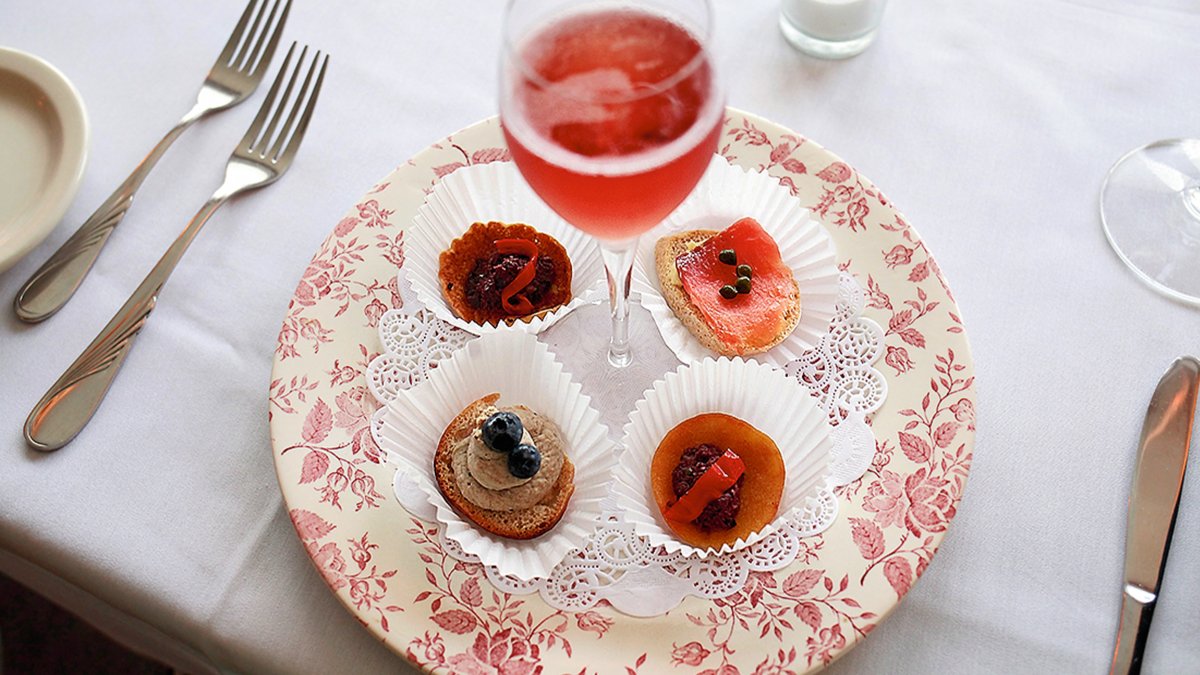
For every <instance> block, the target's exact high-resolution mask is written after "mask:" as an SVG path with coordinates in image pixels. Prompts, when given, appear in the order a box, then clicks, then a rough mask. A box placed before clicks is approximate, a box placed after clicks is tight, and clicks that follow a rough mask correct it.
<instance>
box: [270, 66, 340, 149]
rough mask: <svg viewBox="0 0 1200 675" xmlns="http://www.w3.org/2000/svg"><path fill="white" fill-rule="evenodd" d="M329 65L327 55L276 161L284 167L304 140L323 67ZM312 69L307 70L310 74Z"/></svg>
mask: <svg viewBox="0 0 1200 675" xmlns="http://www.w3.org/2000/svg"><path fill="white" fill-rule="evenodd" d="M316 65H317V62H316V59H314V60H313V66H314V67H316ZM328 65H329V55H328V54H326V55H325V58H324V59H323V60H322V61H321V71H320V72H319V73H317V82H316V84H314V85H313V88H312V95H310V96H309V97H308V103H307V104H306V105H305V107H304V113H303V114H302V115H300V121H299V122H297V123H296V130H295V131H294V132H292V137H291V139H289V140H288V144H287V147H286V148H284V150H283V154H282V155H280V156H279V157H278V158H277V159H276V161H277V162H279V163H280V164H282V165H283V166H284V167H285V168H286V167H287V165H289V164H290V163H291V161H292V158H293V157H295V156H296V151H297V150H299V149H300V142H301V141H303V140H304V132H305V131H308V121H309V120H310V119H312V113H313V109H314V108H316V107H317V95H318V94H320V93H321V84H322V83H323V82H324V81H325V68H326V66H328ZM311 72H312V71H309V74H311ZM280 140H282V138H281V139H280Z"/></svg>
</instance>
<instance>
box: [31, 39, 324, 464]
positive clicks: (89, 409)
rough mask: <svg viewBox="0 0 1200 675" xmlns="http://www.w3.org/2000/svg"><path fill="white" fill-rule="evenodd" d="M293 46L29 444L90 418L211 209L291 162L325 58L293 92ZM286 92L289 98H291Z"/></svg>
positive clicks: (36, 421)
mask: <svg viewBox="0 0 1200 675" xmlns="http://www.w3.org/2000/svg"><path fill="white" fill-rule="evenodd" d="M295 50H296V44H295V43H292V46H291V49H289V50H288V53H287V57H286V58H285V59H284V61H283V65H282V66H281V67H280V69H279V75H278V76H277V77H276V78H275V82H274V83H273V84H272V85H271V90H270V92H268V93H267V98H266V100H265V101H263V104H262V107H261V108H260V109H259V111H258V116H257V117H255V118H254V122H253V123H251V125H250V129H249V130H248V131H246V135H245V136H243V137H242V140H241V141H240V142H239V143H238V145H237V147H236V148H235V149H234V151H233V155H232V156H230V158H229V162H228V163H227V164H226V166H225V180H224V181H223V182H222V183H221V186H220V187H219V188H217V190H216V192H214V193H213V195H212V197H210V198H209V200H208V201H207V202H205V204H204V206H203V207H201V208H200V211H199V212H197V213H196V215H195V217H193V218H192V220H191V222H189V223H188V224H187V227H185V228H184V230H183V232H182V233H181V234H180V235H179V237H178V238H177V239H176V240H175V242H174V243H172V244H171V246H170V248H168V249H167V252H166V253H165V254H164V255H163V257H162V258H161V259H160V260H159V261H158V263H157V264H155V266H154V269H152V270H150V274H148V275H146V278H145V280H144V281H142V283H141V285H139V286H138V287H137V290H135V291H134V292H133V295H131V296H130V297H129V300H127V301H126V302H125V304H124V305H123V306H122V307H121V309H120V310H118V311H117V313H116V315H115V316H113V318H112V320H111V321H109V322H108V325H107V326H105V327H104V329H103V330H102V331H100V334H99V335H97V336H96V339H95V340H93V341H92V343H91V344H90V345H88V347H87V349H84V350H83V353H82V354H80V355H79V358H77V359H75V362H74V363H72V364H71V366H70V367H69V368H67V370H66V372H65V373H63V375H62V377H60V378H58V381H57V382H55V383H54V385H53V386H51V387H50V390H49V391H47V392H46V395H45V396H43V397H42V399H41V400H40V401H38V403H37V405H36V406H34V408H33V411H32V412H31V413H29V417H28V419H26V420H25V440H26V441H27V442H28V443H29V445H30V446H32V447H33V448H34V449H37V450H42V451H51V450H57V449H59V448H61V447H62V446H64V445H66V444H67V443H69V442H70V441H71V439H73V438H74V437H75V435H76V434H78V433H79V432H80V431H81V430H82V429H83V427H84V426H85V425H86V424H87V423H88V421H89V420H90V419H91V418H92V415H93V414H95V412H96V408H97V407H99V405H100V402H101V401H102V400H103V399H104V394H105V393H106V392H107V391H108V387H109V385H111V384H112V381H113V379H114V378H115V377H116V375H117V371H118V370H119V369H120V367H121V364H122V363H123V362H124V361H125V357H126V355H128V354H129V350H130V348H131V347H132V346H133V339H134V338H135V337H137V334H138V332H139V331H141V329H142V326H143V325H145V323H146V320H147V319H148V318H149V316H150V312H151V311H153V310H154V306H155V304H156V303H157V302H158V293H159V291H160V290H162V287H163V285H164V284H165V283H166V281H167V277H168V276H169V275H170V274H171V271H172V270H173V269H175V266H176V264H178V263H179V260H180V258H182V257H183V254H184V252H185V251H187V247H188V245H189V244H191V243H192V240H193V239H195V238H196V235H197V234H198V233H199V232H200V228H201V227H203V226H204V223H205V222H207V221H208V219H209V217H210V216H212V214H213V212H215V211H216V210H217V209H218V208H220V206H221V205H222V204H224V203H225V202H226V201H227V200H228V199H229V198H230V197H233V196H234V195H237V194H240V193H242V192H245V191H247V190H250V189H253V188H259V187H262V186H264V185H268V184H270V183H273V182H275V181H276V180H277V179H278V178H279V177H280V176H281V175H283V173H284V172H285V171H287V170H288V167H290V166H291V164H292V160H293V159H294V158H295V157H296V151H297V149H298V148H299V147H300V142H301V141H302V140H303V139H304V133H305V131H306V130H307V129H308V122H309V120H310V119H311V117H312V112H313V108H315V107H316V104H317V94H319V93H320V91H321V83H322V82H323V81H324V79H325V67H326V66H327V65H328V63H329V57H328V56H325V57H324V58H323V59H322V57H321V53H320V52H319V51H318V52H317V53H316V54H315V55H314V57H313V59H312V61H311V65H310V66H309V67H308V72H307V74H305V76H304V81H303V83H302V84H301V85H300V88H299V90H298V91H297V92H296V94H295V96H294V97H293V96H292V91H293V89H294V88H295V85H296V82H297V80H298V79H299V76H300V73H301V71H302V70H304V64H305V56H306V55H307V53H308V48H307V47H305V48H304V49H303V50H302V51H301V52H300V58H299V59H297V61H296V67H295V68H294V69H293V70H292V71H291V76H290V77H288V65H289V64H290V63H291V61H292V55H293V53H294V52H295ZM285 80H286V81H287V84H286V87H284V89H283V92H282V95H280V96H278V105H276V99H277V96H276V95H277V94H280V91H279V90H280V87H281V85H283V84H284V81H285ZM310 85H311V86H310ZM289 99H290V100H291V101H292V103H291V104H290V106H289V103H288V101H289ZM272 108H274V114H273V115H272V114H271V111H272ZM285 113H286V119H284V116H285ZM281 120H282V124H280V122H281Z"/></svg>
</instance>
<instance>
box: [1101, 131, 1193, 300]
mask: <svg viewBox="0 0 1200 675" xmlns="http://www.w3.org/2000/svg"><path fill="white" fill-rule="evenodd" d="M1100 222H1101V224H1102V225H1103V226H1104V234H1105V236H1107V237H1108V242H1109V243H1110V244H1112V247H1113V250H1115V251H1116V252H1117V255H1118V256H1119V257H1120V258H1121V260H1122V261H1123V262H1124V263H1125V264H1126V265H1127V266H1129V269H1131V270H1133V271H1134V273H1135V274H1136V275H1137V276H1138V278H1139V279H1141V280H1142V281H1144V282H1145V283H1146V284H1148V285H1149V286H1150V287H1151V288H1153V289H1154V290H1156V291H1158V292H1160V293H1162V294H1163V295H1166V296H1169V297H1171V298H1174V299H1176V300H1179V301H1180V302H1184V303H1187V304H1190V305H1196V306H1200V139H1194V138H1188V139H1174V140H1167V141H1158V142H1155V143H1151V144H1149V145H1145V146H1142V147H1140V148H1137V149H1136V150H1132V151H1130V152H1129V153H1127V154H1126V155H1125V156H1124V157H1122V158H1121V159H1119V160H1117V163H1116V164H1114V165H1113V167H1112V168H1111V169H1109V171H1108V175H1107V176H1106V177H1105V179H1104V185H1103V186H1102V187H1101V189H1100Z"/></svg>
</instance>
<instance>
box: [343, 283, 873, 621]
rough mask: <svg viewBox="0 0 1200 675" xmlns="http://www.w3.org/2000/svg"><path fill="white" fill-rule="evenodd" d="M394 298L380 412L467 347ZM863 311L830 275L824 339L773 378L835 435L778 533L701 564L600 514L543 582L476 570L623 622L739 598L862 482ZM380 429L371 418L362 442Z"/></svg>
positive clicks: (865, 450) (375, 376)
mask: <svg viewBox="0 0 1200 675" xmlns="http://www.w3.org/2000/svg"><path fill="white" fill-rule="evenodd" d="M400 293H401V296H402V298H403V299H404V308H403V309H399V310H392V311H390V312H388V313H386V314H384V315H383V317H382V318H381V319H380V323H379V333H380V337H381V340H382V341H383V346H384V352H383V353H382V354H381V355H380V356H378V357H377V358H375V359H374V360H373V361H372V362H371V364H370V366H369V368H368V371H367V373H368V383H369V387H370V389H371V393H372V394H373V395H374V396H375V398H376V399H378V400H379V401H380V402H381V403H383V404H384V405H387V404H388V403H389V402H390V401H391V400H392V399H393V398H395V395H396V392H397V391H399V390H400V389H405V388H408V387H411V386H414V385H416V384H418V383H420V382H421V381H423V380H424V379H425V376H426V374H427V373H428V371H429V369H430V368H435V367H437V363H438V362H439V361H440V360H442V359H444V358H446V357H448V356H449V355H450V354H452V353H453V352H454V350H455V349H457V348H458V347H460V346H461V345H463V344H465V343H466V342H467V341H468V340H469V339H471V338H472V336H471V335H470V334H468V333H467V332H466V331H463V330H461V329H458V328H455V327H453V326H451V325H449V324H448V323H446V322H444V321H442V320H441V319H439V318H437V317H435V316H434V315H433V314H432V312H429V311H428V310H426V309H425V308H423V307H421V306H420V304H419V303H418V302H417V301H416V300H415V298H414V297H413V293H412V291H411V289H409V288H406V287H405V284H403V283H401V285H400ZM863 307H864V295H863V291H862V288H861V287H860V286H859V285H858V282H857V281H855V280H854V278H853V277H852V276H851V275H849V274H845V273H843V274H841V275H840V277H839V297H838V304H837V313H836V314H835V316H834V318H833V319H832V320H831V321H830V325H829V331H828V333H827V334H826V335H825V336H824V337H823V338H822V339H821V341H820V343H819V344H818V345H817V346H816V347H815V348H814V349H811V350H809V351H807V352H805V353H804V354H803V355H802V356H801V358H799V359H796V360H794V361H792V362H790V363H788V364H787V365H786V366H785V367H784V372H785V373H787V374H788V375H789V376H791V377H794V378H795V379H796V380H797V381H798V382H799V383H800V384H802V385H804V386H805V387H806V388H807V389H808V390H809V391H810V393H811V394H812V395H813V396H814V397H816V398H817V399H818V405H819V406H820V407H821V408H822V409H823V410H824V411H825V412H826V413H827V414H828V415H829V420H830V424H831V425H833V426H834V428H833V430H832V432H831V437H832V439H833V442H834V449H833V452H832V457H831V461H830V467H831V469H832V474H831V477H830V481H829V484H828V485H827V486H826V487H825V488H824V489H822V491H821V492H820V493H819V495H818V496H817V498H815V499H810V500H809V503H808V505H807V508H805V509H804V510H803V511H800V512H798V513H796V514H794V515H793V516H792V517H791V518H790V519H785V523H786V525H785V526H784V527H781V528H780V529H779V530H777V531H776V532H774V533H772V534H771V535H769V536H768V537H766V538H764V539H763V540H761V541H759V542H757V543H755V544H753V545H751V546H749V547H747V548H745V549H742V550H741V551H736V552H733V553H730V554H727V555H722V556H713V557H709V558H707V559H704V560H700V559H697V558H686V557H684V556H681V555H679V554H674V555H669V554H666V553H664V552H663V551H662V550H661V549H653V548H651V547H650V545H649V543H648V542H647V541H646V540H645V539H644V538H642V537H640V536H638V535H636V534H635V533H634V531H633V528H632V526H631V525H630V524H628V523H625V522H623V521H622V520H621V518H620V515H619V513H618V512H617V510H616V509H614V508H611V505H610V508H609V510H608V511H607V516H606V519H605V521H604V522H602V523H601V524H599V525H598V526H597V529H596V533H595V534H594V535H593V536H592V538H591V539H590V540H589V542H588V544H587V545H586V546H585V547H584V548H583V549H581V550H577V551H575V552H574V553H571V554H568V556H567V558H566V559H565V560H563V561H562V562H561V563H560V564H559V565H558V566H556V567H555V568H554V570H553V571H552V572H551V574H550V576H549V577H546V578H538V579H533V580H528V581H523V580H519V579H516V578H512V577H507V576H504V575H501V574H499V572H498V571H497V570H495V569H492V568H485V569H486V570H487V576H488V579H489V580H490V581H491V582H492V583H493V584H495V585H496V587H497V588H500V589H502V590H504V591H506V592H509V593H515V594H530V593H540V594H541V596H542V599H543V600H545V601H546V602H547V603H548V604H550V605H551V606H553V607H556V608H559V609H564V610H568V611H582V610H585V609H587V608H590V607H592V606H594V605H595V604H596V603H598V602H599V601H600V600H607V601H608V602H609V603H611V604H612V606H613V607H615V608H616V609H618V610H620V611H622V612H625V613H627V614H630V615H633V616H657V615H660V614H663V613H665V612H667V611H668V610H670V609H671V608H673V607H675V606H677V605H678V604H679V603H680V602H682V601H683V599H684V598H685V597H687V596H689V595H694V596H697V597H702V598H721V597H725V596H728V595H731V594H733V593H735V592H737V591H738V590H740V589H741V588H742V587H743V586H744V585H745V582H746V579H747V578H748V576H749V573H750V572H752V571H770V570H776V569H781V568H783V567H786V566H787V565H789V564H791V563H792V562H793V561H794V560H795V559H796V556H797V554H798V553H799V552H800V551H801V550H802V548H803V547H804V545H805V544H804V542H803V541H802V540H803V539H804V538H805V537H811V536H813V535H816V534H819V533H820V532H822V531H824V530H825V529H826V528H828V527H829V526H830V525H832V524H833V522H834V520H835V519H836V518H837V511H838V501H837V496H836V494H835V493H834V491H833V489H834V488H836V487H838V486H841V485H845V484H848V483H850V482H853V481H854V480H857V479H858V478H859V477H860V476H862V474H863V473H864V472H865V471H866V469H867V468H868V467H869V466H870V463H871V459H872V458H873V456H874V454H875V437H874V435H873V434H872V432H871V428H870V426H869V424H868V423H867V416H868V415H870V414H871V413H873V412H875V411H876V410H878V409H879V407H880V406H882V405H883V401H884V400H885V398H886V397H887V381H886V380H885V379H884V377H883V375H882V373H880V372H879V371H877V370H875V368H874V366H873V364H874V363H875V362H876V361H877V360H878V359H879V357H880V355H881V353H882V350H883V337H884V333H883V329H882V328H880V326H879V325H878V324H877V323H875V322H874V321H872V320H870V319H867V318H865V317H863V316H862V311H863ZM379 419H380V415H378V414H376V415H375V417H374V418H373V420H372V433H375V431H376V429H377V426H376V425H377V424H378V420H379ZM376 439H377V440H378V439H379V436H378V435H377V434H376ZM408 481H409V479H407V478H405V476H404V474H403V473H402V472H400V471H397V472H396V476H395V480H394V483H393V489H394V492H395V494H396V497H397V499H398V500H399V501H400V503H401V505H403V506H404V508H405V509H406V510H407V511H409V512H410V513H411V514H412V515H414V516H416V517H418V518H421V519H422V520H426V521H430V522H434V514H433V513H432V508H431V507H429V505H428V502H427V501H425V500H424V499H418V498H416V497H414V495H419V494H421V493H420V491H419V490H417V489H416V486H415V484H409V483H408ZM439 538H440V540H441V543H442V546H443V547H444V549H445V550H446V552H447V553H448V554H450V555H451V556H452V557H454V558H456V559H459V560H463V561H464V562H478V559H477V558H475V556H472V555H469V554H467V553H465V552H464V551H462V550H461V549H459V548H458V547H457V545H455V544H454V542H452V541H449V540H447V539H446V538H445V537H444V536H441V534H440V533H439Z"/></svg>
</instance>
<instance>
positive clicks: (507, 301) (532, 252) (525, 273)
mask: <svg viewBox="0 0 1200 675" xmlns="http://www.w3.org/2000/svg"><path fill="white" fill-rule="evenodd" d="M496 250H497V251H499V252H500V253H502V254H509V253H515V254H517V255H523V256H526V257H528V258H529V262H527V263H525V266H524V267H522V268H521V271H520V272H517V277H516V278H515V279H513V280H512V282H511V283H509V284H508V285H507V286H505V287H504V290H502V291H500V304H501V305H502V306H503V307H504V311H506V312H508V313H509V314H529V313H530V312H532V311H533V303H531V302H529V300H528V299H527V298H526V297H525V296H523V295H517V292H518V291H520V290H521V289H523V288H525V287H526V286H528V285H529V282H531V281H533V278H534V277H535V276H537V255H538V248H537V244H535V243H533V242H532V241H529V240H528V239H498V240H496Z"/></svg>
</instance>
